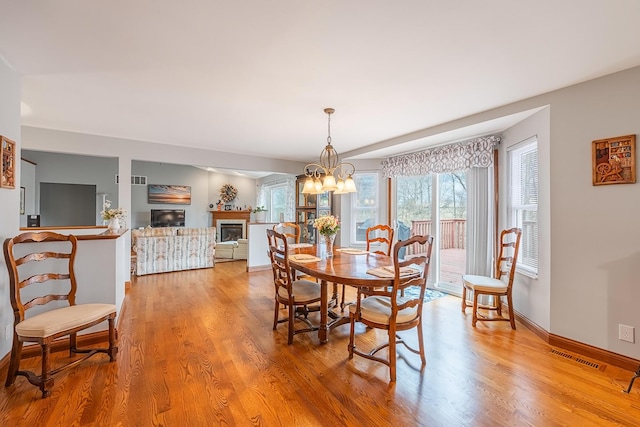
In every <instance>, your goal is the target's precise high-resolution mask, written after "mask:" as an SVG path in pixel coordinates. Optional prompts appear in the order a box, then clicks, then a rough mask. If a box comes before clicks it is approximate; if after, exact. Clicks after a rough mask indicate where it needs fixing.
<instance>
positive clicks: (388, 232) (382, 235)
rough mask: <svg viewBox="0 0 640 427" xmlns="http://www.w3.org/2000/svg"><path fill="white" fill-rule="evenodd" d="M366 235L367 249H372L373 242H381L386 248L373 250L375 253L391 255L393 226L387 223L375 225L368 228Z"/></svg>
mask: <svg viewBox="0 0 640 427" xmlns="http://www.w3.org/2000/svg"><path fill="white" fill-rule="evenodd" d="M365 236H366V238H367V251H371V248H372V246H373V244H375V243H380V244H382V245H384V246H383V248H384V250H382V249H378V250H375V251H373V253H376V254H382V255H386V256H390V255H391V248H392V243H393V228H391V227H389V226H388V225H385V224H378V225H374V226H373V227H369V228H367V232H366V234H365Z"/></svg>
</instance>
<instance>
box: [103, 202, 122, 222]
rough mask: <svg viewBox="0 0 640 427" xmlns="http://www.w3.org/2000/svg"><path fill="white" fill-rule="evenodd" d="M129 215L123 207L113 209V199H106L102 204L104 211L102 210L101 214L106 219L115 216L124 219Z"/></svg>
mask: <svg viewBox="0 0 640 427" xmlns="http://www.w3.org/2000/svg"><path fill="white" fill-rule="evenodd" d="M126 215H127V211H126V210H125V209H122V208H114V209H111V200H105V201H104V204H103V205H102V211H101V212H100V216H102V219H104V220H105V221H108V220H110V219H113V218H118V219H123V218H124V217H125V216H126Z"/></svg>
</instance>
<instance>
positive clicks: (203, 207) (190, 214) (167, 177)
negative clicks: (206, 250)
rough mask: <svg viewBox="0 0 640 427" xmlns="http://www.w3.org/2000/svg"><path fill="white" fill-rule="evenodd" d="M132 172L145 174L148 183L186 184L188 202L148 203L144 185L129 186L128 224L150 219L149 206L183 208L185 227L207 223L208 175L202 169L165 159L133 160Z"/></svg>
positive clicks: (144, 225)
mask: <svg viewBox="0 0 640 427" xmlns="http://www.w3.org/2000/svg"><path fill="white" fill-rule="evenodd" d="M131 171H132V173H133V175H142V176H146V177H147V183H148V184H161V185H187V186H189V187H191V204H190V205H173V204H149V203H147V200H148V197H147V186H146V185H133V186H131V226H132V227H133V228H138V227H146V226H147V225H149V224H150V222H151V209H184V210H185V226H186V227H207V226H208V224H209V223H210V220H209V217H210V215H209V213H208V212H207V209H208V208H207V206H208V203H209V193H210V190H209V183H208V175H209V172H207V171H206V170H204V169H200V168H195V167H193V166H183V165H173V164H169V163H155V162H141V161H133V162H132V165H131Z"/></svg>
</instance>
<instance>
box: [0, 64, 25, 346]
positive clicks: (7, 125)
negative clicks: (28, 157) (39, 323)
mask: <svg viewBox="0 0 640 427" xmlns="http://www.w3.org/2000/svg"><path fill="white" fill-rule="evenodd" d="M0 94H2V96H0V135H2V136H5V137H7V138H9V139H11V140H12V141H14V142H15V143H16V147H15V148H16V171H15V172H16V176H20V166H21V162H19V161H18V159H19V158H20V156H19V153H20V145H21V141H20V139H21V138H20V77H19V76H18V74H17V73H16V72H15V71H14V70H13V69H12V68H11V67H10V66H9V65H8V64H7V63H6V62H5V60H4V58H3V57H2V56H1V55H0ZM0 206H1V207H0V241H2V242H4V240H5V239H7V238H9V237H13V236H15V235H17V234H18V229H19V222H20V216H19V214H18V213H19V212H20V185H16V188H15V189H14V190H12V189H7V188H0ZM0 259H1V260H2V262H1V263H0V357H4V355H6V354H7V353H9V351H11V339H12V338H13V335H12V334H13V329H11V334H9V335H8V336H7V334H6V333H5V331H6V326H7V325H13V309H12V308H11V303H10V302H9V274H8V273H7V266H6V264H5V262H4V254H1V255H0Z"/></svg>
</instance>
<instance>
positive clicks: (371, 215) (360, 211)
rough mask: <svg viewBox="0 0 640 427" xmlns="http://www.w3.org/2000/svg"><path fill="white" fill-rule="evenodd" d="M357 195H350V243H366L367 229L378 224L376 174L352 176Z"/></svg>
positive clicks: (377, 177) (377, 178)
mask: <svg viewBox="0 0 640 427" xmlns="http://www.w3.org/2000/svg"><path fill="white" fill-rule="evenodd" d="M353 179H354V181H355V183H356V188H357V189H358V192H357V193H352V194H351V227H350V229H351V241H352V242H355V243H366V242H367V237H366V233H367V228H369V227H371V226H374V225H376V224H378V182H379V180H380V178H379V176H378V174H377V173H359V174H355V175H354V176H353Z"/></svg>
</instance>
